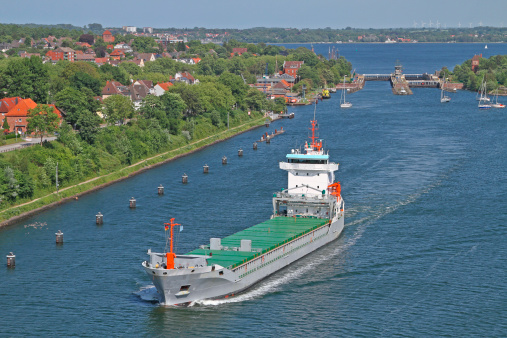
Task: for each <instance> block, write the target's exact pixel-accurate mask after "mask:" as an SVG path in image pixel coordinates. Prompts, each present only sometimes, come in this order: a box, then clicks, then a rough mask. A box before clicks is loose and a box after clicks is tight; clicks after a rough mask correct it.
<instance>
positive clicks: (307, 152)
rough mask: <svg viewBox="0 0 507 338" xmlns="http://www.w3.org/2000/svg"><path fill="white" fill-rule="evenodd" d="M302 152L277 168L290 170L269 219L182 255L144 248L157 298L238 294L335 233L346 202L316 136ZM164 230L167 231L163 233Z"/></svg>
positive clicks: (181, 301)
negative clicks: (147, 256) (286, 181)
mask: <svg viewBox="0 0 507 338" xmlns="http://www.w3.org/2000/svg"><path fill="white" fill-rule="evenodd" d="M311 126H312V128H311V130H312V136H311V137H310V139H311V142H306V143H305V146H304V151H301V150H299V149H292V151H291V152H290V153H289V154H287V156H286V159H287V161H286V162H280V169H283V170H286V171H287V172H288V188H287V189H282V190H281V191H278V192H275V193H274V194H273V215H272V216H271V219H269V220H267V221H265V222H262V223H260V224H257V225H254V226H252V227H250V228H247V229H244V230H242V231H240V232H237V233H235V234H233V235H230V236H227V237H225V238H222V239H221V238H211V239H210V244H209V245H201V246H200V248H199V249H196V250H193V251H191V252H189V253H187V254H184V255H177V254H175V253H174V251H173V240H172V239H173V235H172V231H173V227H174V226H177V225H179V224H177V223H174V219H171V222H170V223H166V230H169V228H170V230H171V237H170V239H171V245H170V251H169V252H162V253H155V252H151V249H150V250H148V255H149V260H147V261H144V262H143V263H142V266H143V267H144V269H145V271H146V273H147V274H148V276H149V277H150V279H151V280H152V281H153V284H154V285H155V287H156V289H157V292H158V296H159V299H160V303H162V304H164V305H188V304H191V303H192V302H196V301H199V300H204V299H221V298H228V297H232V296H234V295H236V294H237V293H239V292H241V291H244V290H246V289H248V288H249V287H251V286H252V285H253V284H255V283H256V282H258V281H260V280H261V279H263V278H265V277H267V276H269V275H271V274H273V273H275V272H277V271H278V270H280V269H282V268H284V267H286V266H287V265H289V264H291V263H292V262H294V261H296V260H298V259H300V258H301V257H303V256H305V255H307V254H309V253H311V252H313V251H315V250H316V249H318V248H320V247H322V246H323V245H325V244H327V243H329V242H331V241H332V240H334V239H336V238H338V236H339V235H340V234H341V232H342V231H343V227H344V218H345V215H344V213H345V211H344V201H343V199H342V197H341V187H340V183H339V182H335V175H334V172H335V171H336V170H338V163H334V162H331V161H330V159H329V154H328V153H327V152H324V150H323V148H322V140H318V139H317V136H316V135H315V131H316V130H317V121H316V120H315V117H314V119H313V120H312V121H311ZM166 233H167V232H166Z"/></svg>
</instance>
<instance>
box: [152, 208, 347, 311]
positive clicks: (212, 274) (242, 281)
mask: <svg viewBox="0 0 507 338" xmlns="http://www.w3.org/2000/svg"><path fill="white" fill-rule="evenodd" d="M343 228H344V216H343V212H342V214H341V216H340V217H338V218H337V219H335V220H333V222H329V223H327V224H325V225H323V226H321V227H319V228H317V229H315V230H313V231H311V232H308V233H306V234H304V235H302V236H300V237H298V238H296V239H294V240H292V241H289V242H287V243H285V244H283V245H280V246H278V247H277V248H275V249H273V250H271V251H270V252H267V253H265V254H263V255H260V256H258V257H256V258H254V259H252V260H250V261H248V262H246V263H245V264H242V265H240V266H238V267H236V268H234V269H231V270H229V269H226V268H222V269H216V270H213V271H210V269H211V267H200V268H195V269H193V270H191V271H192V272H190V273H189V271H188V269H183V270H178V269H173V270H165V269H156V268H152V267H150V266H147V265H146V264H143V266H144V268H145V271H146V273H147V274H148V275H149V276H150V277H151V278H152V280H153V284H154V285H155V287H156V288H157V291H158V294H159V296H160V303H161V304H164V305H186V304H190V303H192V302H195V301H200V300H206V299H220V298H228V297H231V296H234V295H236V294H237V293H240V292H242V291H244V290H246V289H248V288H250V287H252V286H253V285H254V284H255V283H257V282H259V281H260V280H262V279H264V278H266V277H268V276H270V275H272V274H274V273H276V272H277V271H279V270H281V269H283V268H285V267H287V266H288V265H290V264H291V263H293V262H295V261H297V260H299V259H301V258H302V257H304V256H306V255H308V254H310V253H312V252H313V251H315V250H317V249H318V248H320V247H322V246H324V245H326V244H328V243H329V242H331V241H333V240H335V239H337V238H338V237H339V236H340V234H341V233H342V231H343ZM164 273H165V274H164ZM187 286H188V289H185V290H186V291H181V290H182V288H186V287H187Z"/></svg>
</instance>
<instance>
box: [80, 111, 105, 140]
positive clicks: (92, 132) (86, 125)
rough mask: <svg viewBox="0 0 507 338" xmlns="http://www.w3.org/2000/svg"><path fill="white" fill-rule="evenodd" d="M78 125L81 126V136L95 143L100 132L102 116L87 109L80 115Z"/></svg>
mask: <svg viewBox="0 0 507 338" xmlns="http://www.w3.org/2000/svg"><path fill="white" fill-rule="evenodd" d="M77 127H78V128H79V137H81V139H82V140H83V141H85V142H87V143H89V144H93V143H94V142H95V138H96V136H97V133H98V132H99V128H100V117H99V116H98V115H97V114H96V113H94V112H91V111H89V110H85V111H83V112H81V114H80V115H79V119H78V120H77Z"/></svg>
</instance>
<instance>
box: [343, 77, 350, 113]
mask: <svg viewBox="0 0 507 338" xmlns="http://www.w3.org/2000/svg"><path fill="white" fill-rule="evenodd" d="M347 90H348V89H347ZM347 90H345V77H343V90H342V96H341V97H340V108H350V107H352V103H350V102H347V100H346V99H345V93H346V92H347Z"/></svg>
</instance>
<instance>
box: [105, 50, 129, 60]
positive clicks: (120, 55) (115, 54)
mask: <svg viewBox="0 0 507 338" xmlns="http://www.w3.org/2000/svg"><path fill="white" fill-rule="evenodd" d="M109 56H110V57H111V58H112V59H113V60H121V59H124V58H125V53H124V52H123V50H122V49H115V50H113V51H112V52H111V54H109Z"/></svg>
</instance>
